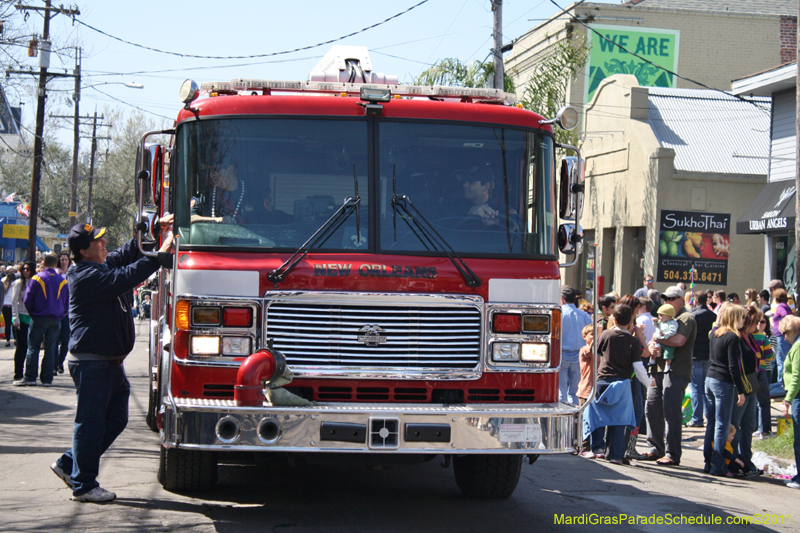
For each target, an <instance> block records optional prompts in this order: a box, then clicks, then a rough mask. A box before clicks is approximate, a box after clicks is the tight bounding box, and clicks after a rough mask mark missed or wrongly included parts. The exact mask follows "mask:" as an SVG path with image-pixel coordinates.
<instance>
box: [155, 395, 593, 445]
mask: <svg viewBox="0 0 800 533" xmlns="http://www.w3.org/2000/svg"><path fill="white" fill-rule="evenodd" d="M165 400H166V398H165ZM161 415H162V432H161V434H162V442H163V444H164V445H165V446H168V447H180V448H191V449H202V450H219V451H223V450H228V451H282V452H345V453H346V452H351V453H353V452H360V453H363V452H378V453H386V452H394V453H464V454H472V453H475V454H478V453H525V454H529V453H536V454H553V453H568V452H571V451H573V449H574V448H573V446H574V443H575V438H576V435H577V434H576V428H580V427H581V426H580V424H578V422H579V421H580V411H579V410H578V408H577V407H575V406H571V405H566V404H561V403H557V404H514V405H497V404H490V405H487V404H460V405H440V404H380V403H368V404H366V403H361V404H347V403H324V404H320V405H317V406H313V407H273V406H268V405H264V406H261V407H240V406H237V405H236V404H235V402H233V401H232V400H202V399H175V400H174V404H173V403H170V402H166V403H165V404H164V406H163V407H162V412H161ZM578 438H580V437H579V436H578Z"/></svg>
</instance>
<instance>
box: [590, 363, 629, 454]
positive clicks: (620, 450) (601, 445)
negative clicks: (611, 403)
mask: <svg viewBox="0 0 800 533" xmlns="http://www.w3.org/2000/svg"><path fill="white" fill-rule="evenodd" d="M625 379H627V378H606V379H601V380H598V381H597V394H596V395H595V398H599V397H600V395H601V394H603V391H605V390H606V389H607V388H608V386H609V385H611V384H612V383H614V382H615V381H624V380H625ZM626 427H627V426H601V427H599V428H597V429H595V430H594V431H592V435H591V439H592V452H594V453H602V454H605V448H606V439H605V437H606V431H608V457H607V459H616V460H618V461H621V460H622V456H623V455H624V454H625V448H626V446H625V428H626Z"/></svg>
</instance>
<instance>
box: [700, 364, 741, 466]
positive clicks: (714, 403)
mask: <svg viewBox="0 0 800 533" xmlns="http://www.w3.org/2000/svg"><path fill="white" fill-rule="evenodd" d="M736 397H737V394H736V386H735V385H734V384H733V383H726V382H724V381H720V380H718V379H714V378H711V377H706V416H707V417H708V424H707V425H706V438H705V440H704V441H703V457H704V458H705V462H706V466H707V467H710V469H711V473H712V474H714V475H717V476H724V475H725V474H727V473H728V466H727V465H726V464H725V458H724V457H723V456H722V451H723V450H724V449H725V444H726V443H727V442H728V433H730V430H731V414H732V413H733V406H734V404H736ZM712 444H713V450H712Z"/></svg>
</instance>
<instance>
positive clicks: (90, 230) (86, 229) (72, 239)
mask: <svg viewBox="0 0 800 533" xmlns="http://www.w3.org/2000/svg"><path fill="white" fill-rule="evenodd" d="M105 234H106V228H94V227H92V225H91V224H87V223H85V222H83V223H81V224H75V225H74V226H72V228H71V229H70V230H69V235H67V246H69V249H70V250H73V251H76V252H77V251H78V250H85V249H86V248H88V247H89V245H90V244H91V243H92V241H96V240H97V239H99V238H100V237H102V236H103V235H105Z"/></svg>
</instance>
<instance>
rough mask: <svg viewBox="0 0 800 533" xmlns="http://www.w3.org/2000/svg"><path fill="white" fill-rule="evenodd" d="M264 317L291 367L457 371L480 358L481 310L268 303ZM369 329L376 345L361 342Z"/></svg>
mask: <svg viewBox="0 0 800 533" xmlns="http://www.w3.org/2000/svg"><path fill="white" fill-rule="evenodd" d="M409 303H411V302H409ZM266 319H267V337H268V338H270V339H272V341H273V343H274V347H275V348H277V349H278V350H280V351H281V352H282V353H283V354H284V355H285V356H286V361H287V363H288V364H289V365H290V366H291V367H317V368H320V367H322V368H326V367H360V368H373V369H379V368H391V369H398V368H401V369H405V368H408V369H413V368H416V369H422V368H425V369H441V370H447V369H452V370H456V369H461V370H463V369H473V368H476V367H477V366H478V362H479V360H480V341H481V312H480V309H479V308H477V307H475V306H472V305H463V304H462V305H436V306H414V305H408V304H405V305H401V306H391V305H370V304H364V303H358V304H348V303H337V304H324V303H316V302H314V303H306V302H297V301H293V302H286V301H274V302H271V303H268V304H267V317H266ZM370 326H377V328H378V330H377V331H380V333H378V335H379V336H380V337H385V339H381V341H382V342H373V343H367V342H365V340H364V337H365V335H366V333H368V332H366V331H365V330H366V329H369V327H370ZM360 330H361V331H360ZM375 331H376V329H375V328H372V333H373V334H374V333H375ZM359 337H362V340H361V341H359Z"/></svg>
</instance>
